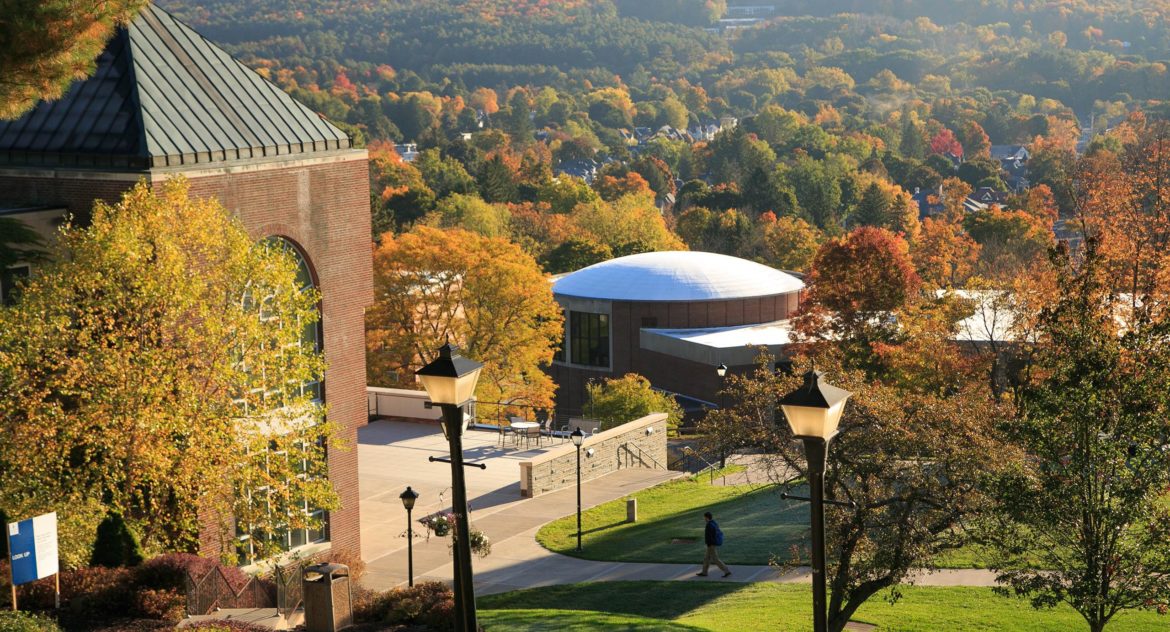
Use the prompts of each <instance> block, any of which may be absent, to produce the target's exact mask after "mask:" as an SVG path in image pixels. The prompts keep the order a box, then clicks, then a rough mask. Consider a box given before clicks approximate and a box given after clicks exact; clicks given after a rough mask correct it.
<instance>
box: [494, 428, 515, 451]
mask: <svg viewBox="0 0 1170 632" xmlns="http://www.w3.org/2000/svg"><path fill="white" fill-rule="evenodd" d="M497 428H498V429H499V435H500V447H501V448H502V447H504V442H505V441H507V440H508V436H509V435H511V434H512V429H511V428H509V427H508V426H505V425H504V424H500V425H499V426H497Z"/></svg>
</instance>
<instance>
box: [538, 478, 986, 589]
mask: <svg viewBox="0 0 1170 632" xmlns="http://www.w3.org/2000/svg"><path fill="white" fill-rule="evenodd" d="M709 480H710V479H709V478H708V477H707V476H706V475H703V476H700V477H697V478H693V479H685V480H680V481H672V482H669V483H663V484H661V485H658V486H655V487H652V488H650V489H647V490H644V491H641V492H638V493H636V494H633V495H632V497H634V498H637V499H638V522H636V523H632V524H631V523H628V522H626V501H625V499H624V498H623V499H619V500H614V501H611V502H608V503H605V504H603V505H599V506H597V507H594V508H592V509H589V510H587V511H585V512H584V513H583V514H582V517H581V520H582V548H583V549H584V550H583V551H582V552H581V553H578V552H577V516H576V514H572V515H569V516H565V517H564V518H561V519H559V520H555V521H553V522H551V523H549V524H547V525H545V526H544V527H542V528H541V529H540V531H539V532H538V533H537V534H536V539H537V541H538V542H540V544H541V545H542V546H544V547H545V548H547V549H549V550H550V551H554V552H556V553H561V554H564V555H571V556H574V557H580V558H583V559H587V560H600V561H611V562H663V563H676V564H688V563H692V564H693V563H699V562H702V560H703V512H704V511H710V512H711V513H712V514H714V515H715V520H716V521H718V522H719V526H720V528H722V529H723V533H724V534H725V535H726V540H725V541H724V545H723V546H722V547H721V548H720V549H719V557H720V558H721V559H722V560H723V561H724V562H727V563H728V564H768V563H769V562H770V561H771V559H772V558H773V557H775V558H776V559H778V560H780V561H787V560H790V559H792V558H793V547H797V548H798V549H799V550H800V551H805V550H807V548H808V546H809V542H808V529H809V518H808V506H807V503H804V502H798V501H788V500H782V499H781V498H780V491H779V489H778V487H777V486H775V485H764V486H760V485H732V486H727V487H724V486H714V485H711V484H710V483H709ZM797 493H801V492H800V490H797ZM826 510H827V511H832V510H833V509H832V508H831V507H827V508H826ZM685 539H690V540H693V542H691V543H682V544H680V543H675V541H676V540H685ZM802 557H803V556H802ZM991 557H992V555H991V554H990V552H988V551H986V550H984V549H982V548H980V547H978V546H969V547H965V548H962V549H959V550H956V551H951V552H948V553H946V554H944V555H942V556H941V557H940V558H939V559H937V560H935V564H936V565H937V566H938V567H940V568H985V567H986V566H987V561H988V560H989V559H991Z"/></svg>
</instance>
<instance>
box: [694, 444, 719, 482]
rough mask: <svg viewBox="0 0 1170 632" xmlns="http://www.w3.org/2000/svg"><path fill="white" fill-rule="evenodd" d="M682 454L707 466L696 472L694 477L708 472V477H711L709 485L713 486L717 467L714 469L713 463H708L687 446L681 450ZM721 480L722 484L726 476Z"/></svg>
mask: <svg viewBox="0 0 1170 632" xmlns="http://www.w3.org/2000/svg"><path fill="white" fill-rule="evenodd" d="M683 454H686V455H687V456H693V457H695V458H696V459H699V460H700V461H702V462H703V463H706V464H707V467H705V468H703V469H701V470H699V471H698V472H695V476H699V475H700V474H702V473H703V472H709V473H710V475H711V484H712V485H714V484H715V470H718V469H719V468H718V467H716V466H715V464H714V463H712V462H710V461H708V460H707V459H704V458H703V455H702V454H699V453H698V452H695V450H694V448H691V447H690V446H687V447H684V448H683ZM723 479H724V482H726V481H727V475H726V474H725V475H724V476H723Z"/></svg>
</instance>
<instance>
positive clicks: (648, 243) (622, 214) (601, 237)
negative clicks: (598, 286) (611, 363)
mask: <svg viewBox="0 0 1170 632" xmlns="http://www.w3.org/2000/svg"><path fill="white" fill-rule="evenodd" d="M570 218H571V220H572V222H573V224H574V226H576V228H577V229H578V230H579V231H581V233H582V234H584V235H588V236H591V237H592V238H593V239H594V240H595V241H597V242H598V243H602V244H605V245H607V246H609V247H610V249H612V250H613V251H614V254H615V255H617V254H618V252H619V251H620V250H622V249H623V247H625V246H626V245H627V244H630V243H631V242H639V243H641V244H643V245H644V246H645V248H644V249H649V250H684V249H685V246H684V245H683V242H682V241H681V240H680V239H679V238H678V236H676V235H675V234H674V233H673V232H671V230H670V229H669V228H667V226H666V222H665V221H664V220H663V219H662V214H661V213H659V212H658V209H657V208H656V207H655V206H654V194H653V193H651V192H649V191H646V192H644V193H639V194H636V195H624V196H621V197H619V198H617V199H616V200H614V201H613V202H605V201H598V202H594V203H591V204H579V205H577V207H576V208H575V209H573V212H572V213H571V214H570Z"/></svg>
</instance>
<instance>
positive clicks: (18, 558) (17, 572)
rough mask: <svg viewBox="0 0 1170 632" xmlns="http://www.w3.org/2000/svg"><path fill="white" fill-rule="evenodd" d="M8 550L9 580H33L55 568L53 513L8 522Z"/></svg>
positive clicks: (42, 576) (25, 582)
mask: <svg viewBox="0 0 1170 632" xmlns="http://www.w3.org/2000/svg"><path fill="white" fill-rule="evenodd" d="M8 552H9V555H11V556H12V582H13V583H14V584H16V585H17V586H19V585H21V584H27V583H29V582H35V581H36V580H38V579H42V578H45V577H48V576H50V575H53V574H55V573H56V572H57V514H56V513H47V514H45V515H43V516H37V517H36V518H29V519H28V520H21V521H20V522H11V523H9V524H8Z"/></svg>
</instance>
